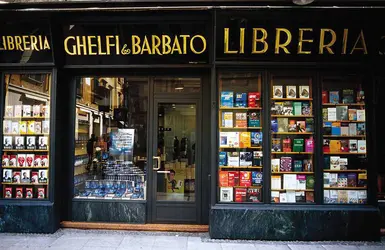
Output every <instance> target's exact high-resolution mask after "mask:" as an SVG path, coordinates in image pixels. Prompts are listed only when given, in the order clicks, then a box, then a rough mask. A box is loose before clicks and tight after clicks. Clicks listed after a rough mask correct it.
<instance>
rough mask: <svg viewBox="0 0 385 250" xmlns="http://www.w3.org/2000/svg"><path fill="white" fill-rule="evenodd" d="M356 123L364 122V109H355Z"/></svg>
mask: <svg viewBox="0 0 385 250" xmlns="http://www.w3.org/2000/svg"><path fill="white" fill-rule="evenodd" d="M357 121H363V122H364V121H365V109H357Z"/></svg>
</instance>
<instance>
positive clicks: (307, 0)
mask: <svg viewBox="0 0 385 250" xmlns="http://www.w3.org/2000/svg"><path fill="white" fill-rule="evenodd" d="M312 2H314V0H293V3H294V4H296V5H308V4H311V3H312Z"/></svg>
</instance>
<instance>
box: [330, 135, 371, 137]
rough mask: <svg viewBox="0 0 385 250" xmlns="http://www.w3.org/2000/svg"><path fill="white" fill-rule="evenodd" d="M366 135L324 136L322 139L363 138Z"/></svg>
mask: <svg viewBox="0 0 385 250" xmlns="http://www.w3.org/2000/svg"><path fill="white" fill-rule="evenodd" d="M365 137H366V135H324V138H365Z"/></svg>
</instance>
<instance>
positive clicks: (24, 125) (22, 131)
mask: <svg viewBox="0 0 385 250" xmlns="http://www.w3.org/2000/svg"><path fill="white" fill-rule="evenodd" d="M26 133H27V122H26V121H20V122H19V134H26Z"/></svg>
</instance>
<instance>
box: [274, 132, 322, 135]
mask: <svg viewBox="0 0 385 250" xmlns="http://www.w3.org/2000/svg"><path fill="white" fill-rule="evenodd" d="M271 133H272V134H273V135H312V134H314V133H313V132H271Z"/></svg>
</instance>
